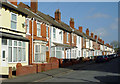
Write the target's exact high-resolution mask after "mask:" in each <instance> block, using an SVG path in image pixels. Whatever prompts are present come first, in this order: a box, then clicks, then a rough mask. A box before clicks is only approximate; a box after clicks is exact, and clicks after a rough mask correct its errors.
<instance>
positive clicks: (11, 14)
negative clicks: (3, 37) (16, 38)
mask: <svg viewBox="0 0 120 84" xmlns="http://www.w3.org/2000/svg"><path fill="white" fill-rule="evenodd" d="M12 15H15V16H16V21H15V20H12ZM12 22H15V23H16V28H15V29H13V28H12ZM11 29H12V30H17V14H16V13H13V12H11Z"/></svg>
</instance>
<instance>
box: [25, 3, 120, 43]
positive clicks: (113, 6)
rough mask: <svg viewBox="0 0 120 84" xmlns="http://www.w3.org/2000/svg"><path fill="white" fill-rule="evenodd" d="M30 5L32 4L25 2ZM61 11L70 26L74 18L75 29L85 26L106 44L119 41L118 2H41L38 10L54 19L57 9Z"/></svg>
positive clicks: (84, 27) (62, 17)
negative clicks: (71, 19) (70, 21)
mask: <svg viewBox="0 0 120 84" xmlns="http://www.w3.org/2000/svg"><path fill="white" fill-rule="evenodd" d="M25 3H26V4H28V5H30V2H25ZM58 8H59V9H60V11H61V19H62V21H63V22H65V23H67V24H69V20H70V17H72V18H74V21H75V28H78V27H79V26H83V31H84V32H85V30H86V29H87V28H89V30H90V32H93V33H95V34H97V35H98V36H100V37H101V38H102V39H103V40H104V41H105V43H106V42H108V43H110V42H111V41H113V40H118V3H117V2H39V3H38V10H39V11H41V12H43V13H45V14H49V15H50V16H52V17H54V12H55V10H56V9H58Z"/></svg>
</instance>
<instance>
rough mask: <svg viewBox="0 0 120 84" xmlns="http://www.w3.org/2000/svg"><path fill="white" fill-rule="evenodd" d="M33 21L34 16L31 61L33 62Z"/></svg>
mask: <svg viewBox="0 0 120 84" xmlns="http://www.w3.org/2000/svg"><path fill="white" fill-rule="evenodd" d="M33 23H34V18H33V20H32V63H33Z"/></svg>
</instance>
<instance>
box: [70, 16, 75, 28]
mask: <svg viewBox="0 0 120 84" xmlns="http://www.w3.org/2000/svg"><path fill="white" fill-rule="evenodd" d="M70 27H72V28H73V29H75V28H74V18H70Z"/></svg>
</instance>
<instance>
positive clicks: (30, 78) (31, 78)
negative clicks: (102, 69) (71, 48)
mask: <svg viewBox="0 0 120 84" xmlns="http://www.w3.org/2000/svg"><path fill="white" fill-rule="evenodd" d="M92 63H93V62H85V63H82V64H76V65H73V66H69V67H66V68H58V69H53V70H49V71H46V72H39V73H36V74H30V75H25V76H18V77H14V78H11V79H7V80H3V81H2V82H40V81H41V80H45V79H48V78H52V77H54V76H57V75H62V74H65V73H69V72H71V71H74V70H75V69H76V68H77V67H79V68H82V67H85V66H87V65H89V64H92Z"/></svg>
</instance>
